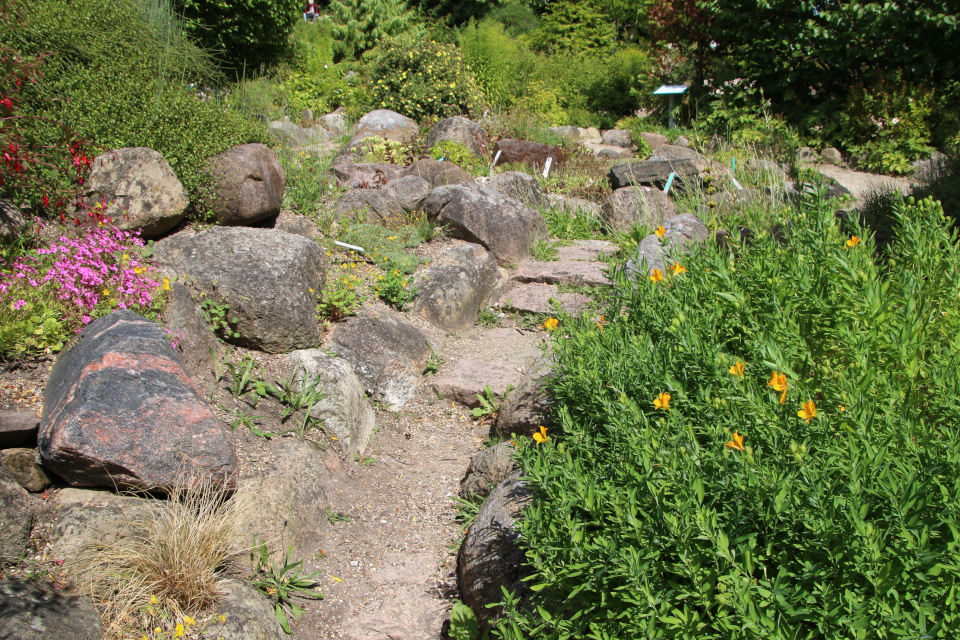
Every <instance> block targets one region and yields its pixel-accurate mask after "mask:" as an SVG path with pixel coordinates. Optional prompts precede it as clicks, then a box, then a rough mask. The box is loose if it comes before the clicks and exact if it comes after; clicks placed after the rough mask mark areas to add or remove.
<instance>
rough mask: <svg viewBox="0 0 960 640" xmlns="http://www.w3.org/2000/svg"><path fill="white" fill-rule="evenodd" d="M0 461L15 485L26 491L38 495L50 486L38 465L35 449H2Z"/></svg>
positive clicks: (48, 479) (44, 473)
mask: <svg viewBox="0 0 960 640" xmlns="http://www.w3.org/2000/svg"><path fill="white" fill-rule="evenodd" d="M0 459H2V461H0V463H2V464H3V466H5V467H6V468H7V471H9V472H10V475H11V476H13V479H14V480H16V481H17V484H19V485H20V486H21V487H23V488H24V489H26V490H27V491H29V492H31V493H40V492H41V491H43V490H44V489H46V488H47V487H49V486H50V484H51V482H50V477H49V476H48V475H47V472H46V471H44V470H43V467H41V466H40V465H39V464H38V460H39V457H38V455H37V450H36V449H19V448H18V449H3V450H0Z"/></svg>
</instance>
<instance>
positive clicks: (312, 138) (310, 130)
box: [270, 121, 337, 149]
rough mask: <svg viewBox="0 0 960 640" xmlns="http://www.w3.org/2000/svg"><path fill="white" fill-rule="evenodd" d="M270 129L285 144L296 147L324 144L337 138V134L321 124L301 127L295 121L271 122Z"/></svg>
mask: <svg viewBox="0 0 960 640" xmlns="http://www.w3.org/2000/svg"><path fill="white" fill-rule="evenodd" d="M270 130H271V131H273V132H275V133H276V134H277V136H278V137H279V138H280V139H281V140H282V141H283V144H284V145H285V146H288V147H292V148H294V149H296V148H299V147H306V146H309V145H315V144H323V143H324V142H330V141H331V140H333V139H335V138H336V137H337V136H336V134H333V133H331V132H330V131H327V130H326V129H325V128H324V127H322V126H320V125H314V126H312V127H301V126H300V125H297V124H294V123H293V122H279V121H278V122H271V123H270Z"/></svg>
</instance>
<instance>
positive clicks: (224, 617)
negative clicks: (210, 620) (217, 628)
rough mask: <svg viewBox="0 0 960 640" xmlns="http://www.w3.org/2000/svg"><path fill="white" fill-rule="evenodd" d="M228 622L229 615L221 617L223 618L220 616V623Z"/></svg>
mask: <svg viewBox="0 0 960 640" xmlns="http://www.w3.org/2000/svg"><path fill="white" fill-rule="evenodd" d="M226 621H227V614H223V615H221V616H220V622H226Z"/></svg>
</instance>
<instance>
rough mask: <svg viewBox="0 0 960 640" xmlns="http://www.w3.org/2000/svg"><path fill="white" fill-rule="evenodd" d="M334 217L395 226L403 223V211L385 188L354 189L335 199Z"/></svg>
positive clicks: (400, 205) (401, 206)
mask: <svg viewBox="0 0 960 640" xmlns="http://www.w3.org/2000/svg"><path fill="white" fill-rule="evenodd" d="M336 217H337V219H338V220H340V219H343V218H346V219H348V220H352V221H355V222H368V223H370V224H380V225H383V226H385V227H391V228H396V227H398V226H400V225H402V224H403V222H404V220H405V211H404V209H403V205H402V204H400V201H399V200H397V198H396V197H395V196H394V194H393V193H392V192H391V191H389V190H387V189H354V190H352V191H347V192H346V193H345V194H343V196H342V197H341V198H340V200H338V201H337V208H336Z"/></svg>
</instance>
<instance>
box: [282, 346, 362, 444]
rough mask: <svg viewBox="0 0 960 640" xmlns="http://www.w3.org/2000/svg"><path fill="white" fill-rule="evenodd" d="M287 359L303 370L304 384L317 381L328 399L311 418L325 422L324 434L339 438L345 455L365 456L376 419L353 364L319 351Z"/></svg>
mask: <svg viewBox="0 0 960 640" xmlns="http://www.w3.org/2000/svg"><path fill="white" fill-rule="evenodd" d="M288 358H289V359H290V361H291V363H292V364H293V365H294V366H295V367H298V368H300V369H302V373H301V374H300V376H301V377H300V380H301V384H303V383H304V382H306V383H307V384H312V383H313V382H314V381H316V382H317V387H316V388H318V389H322V390H323V392H324V396H325V397H324V398H323V400H321V401H319V402H317V403H316V404H315V405H313V409H311V411H310V415H311V416H313V417H314V418H319V419H321V420H323V429H324V431H326V432H327V434H328V435H333V436H336V437H337V439H338V441H339V442H340V444H341V445H342V447H343V451H345V452H346V453H348V454H351V455H352V454H354V453H359V454H360V455H363V453H364V452H365V451H366V450H367V444H368V443H369V442H370V437H371V436H372V435H373V428H374V426H375V425H376V415H375V414H374V412H373V407H371V406H370V401H369V400H367V394H366V393H365V391H364V387H363V383H362V382H360V378H358V377H357V374H355V373H354V372H353V367H351V366H350V363H349V362H347V361H346V360H344V359H343V358H338V357H336V356H331V355H329V354H328V353H327V352H326V351H321V350H319V349H301V350H299V351H294V352H292V353H291V354H290V355H289V356H288Z"/></svg>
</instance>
